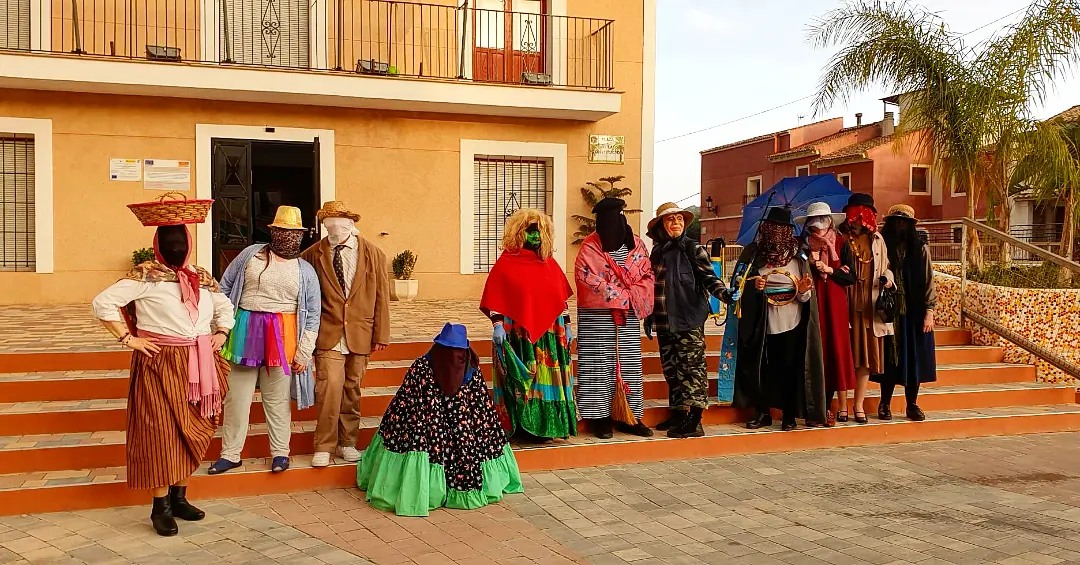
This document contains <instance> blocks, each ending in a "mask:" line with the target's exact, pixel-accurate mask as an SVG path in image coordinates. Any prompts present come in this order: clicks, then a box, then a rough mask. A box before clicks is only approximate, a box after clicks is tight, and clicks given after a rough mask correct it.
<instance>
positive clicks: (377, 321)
mask: <svg viewBox="0 0 1080 565" xmlns="http://www.w3.org/2000/svg"><path fill="white" fill-rule="evenodd" d="M356 239H357V240H358V241H359V245H358V246H357V253H356V255H357V257H356V276H355V277H354V278H353V284H352V291H351V292H350V293H349V299H348V300H346V299H345V293H344V292H342V289H341V284H340V283H339V282H338V280H337V276H336V275H335V274H334V250H333V247H331V245H330V240H329V239H327V238H323V239H322V240H321V241H319V242H318V243H316V244H315V245H312V246H311V247H309V248H307V249H306V250H305V251H304V252H303V253H302V254H301V257H303V259H304V260H305V261H307V262H308V263H311V264H312V265H314V267H315V272H316V273H318V275H319V284H320V285H321V286H322V321H321V323H320V324H319V338H318V340H316V342H315V347H316V349H334V348H335V347H337V345H338V343H339V342H340V341H341V337H342V336H345V343H346V344H347V345H348V346H349V351H351V352H353V353H359V354H361V355H368V354H370V353H371V349H372V346H373V345H375V344H384V345H386V344H389V343H390V280H389V278H388V277H387V274H386V255H385V254H384V253H383V252H382V250H381V249H379V248H378V247H376V246H375V245H374V244H372V243H370V242H368V241H367V240H365V239H364V238H362V237H360V236H357V238H356Z"/></svg>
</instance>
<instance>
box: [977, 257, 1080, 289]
mask: <svg viewBox="0 0 1080 565" xmlns="http://www.w3.org/2000/svg"><path fill="white" fill-rule="evenodd" d="M1068 274H1069V273H1068V272H1063V269H1062V268H1061V267H1059V266H1057V265H1055V264H1053V263H1050V262H1045V263H1042V264H1041V265H1016V264H1013V265H1001V264H993V265H986V266H985V267H984V268H983V270H981V271H977V272H972V273H971V275H970V278H971V280H973V281H975V282H980V283H983V284H989V285H994V286H1005V287H1009V288H1080V275H1074V276H1071V277H1069V276H1067V275H1068Z"/></svg>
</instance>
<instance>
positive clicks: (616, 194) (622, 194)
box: [570, 175, 641, 245]
mask: <svg viewBox="0 0 1080 565" xmlns="http://www.w3.org/2000/svg"><path fill="white" fill-rule="evenodd" d="M624 178H626V177H625V176H623V175H619V176H615V177H604V178H601V179H600V181H599V182H587V183H585V184H586V186H583V187H581V198H582V200H584V201H585V205H586V207H587V208H588V209H589V210H592V209H593V206H596V204H597V203H598V202H600V201H601V200H603V199H605V198H626V197H627V196H630V195H632V194H634V189H632V188H628V187H625V186H615V185H616V183H619V182H622V180H623V179H624ZM600 183H606V184H607V186H604V185H602V184H600ZM623 212H624V213H626V214H640V213H641V210H637V209H634V210H623ZM570 217H571V218H573V219H574V220H577V222H578V229H577V231H575V232H574V236H575V237H577V239H575V240H574V245H581V242H583V241H585V238H586V237H589V236H590V235H592V233H593V232H594V231H596V219H595V218H592V217H589V216H583V215H580V214H574V215H572V216H570Z"/></svg>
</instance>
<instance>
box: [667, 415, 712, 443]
mask: <svg viewBox="0 0 1080 565" xmlns="http://www.w3.org/2000/svg"><path fill="white" fill-rule="evenodd" d="M702 412H703V410H702V409H701V408H691V409H690V412H689V413H687V415H686V419H685V420H683V421H682V423H681V424H679V427H677V428H672V429H670V430H668V433H667V435H668V437H673V438H677V439H682V438H688V437H701V436H704V435H705V430H704V429H702V427H701V413H702Z"/></svg>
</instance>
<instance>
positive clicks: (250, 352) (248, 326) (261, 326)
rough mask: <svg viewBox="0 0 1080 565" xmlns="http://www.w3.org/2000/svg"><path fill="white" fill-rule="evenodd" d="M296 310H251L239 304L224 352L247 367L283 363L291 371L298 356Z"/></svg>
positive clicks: (282, 366)
mask: <svg viewBox="0 0 1080 565" xmlns="http://www.w3.org/2000/svg"><path fill="white" fill-rule="evenodd" d="M297 341H298V340H297V336H296V314H295V313H292V312H289V313H270V312H250V311H248V310H242V309H239V308H237V310H236V325H234V326H233V329H232V332H231V333H230V334H229V339H228V340H227V341H226V342H225V347H224V348H222V350H221V355H222V356H223V357H225V359H227V360H229V362H231V363H233V364H236V365H243V366H245V367H281V368H282V369H283V370H284V371H285V374H286V375H291V374H292V373H291V369H290V368H289V364H290V363H292V360H293V358H294V357H296V344H297Z"/></svg>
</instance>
